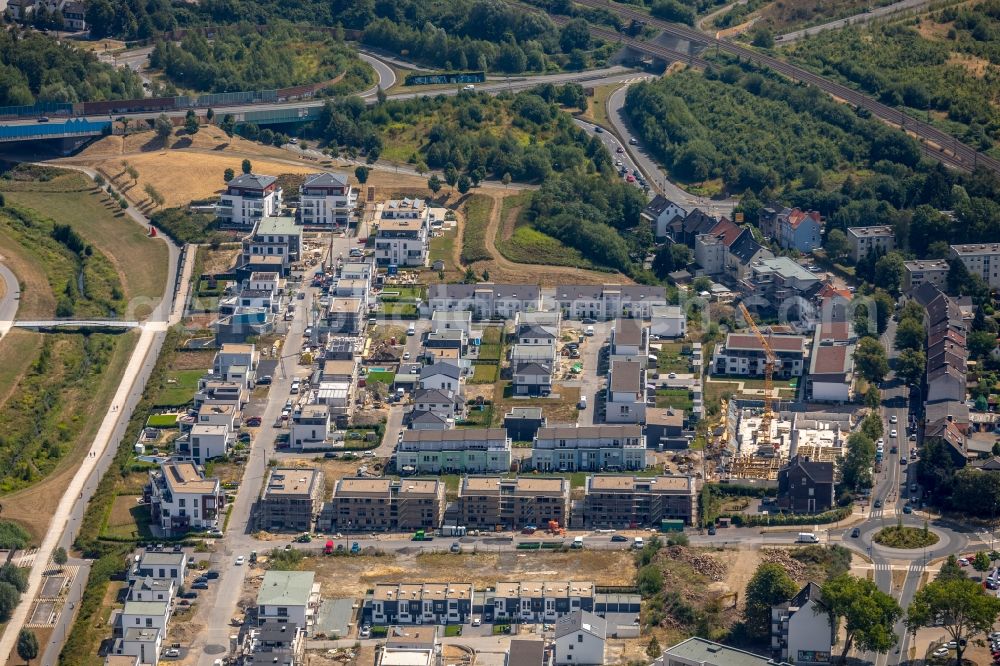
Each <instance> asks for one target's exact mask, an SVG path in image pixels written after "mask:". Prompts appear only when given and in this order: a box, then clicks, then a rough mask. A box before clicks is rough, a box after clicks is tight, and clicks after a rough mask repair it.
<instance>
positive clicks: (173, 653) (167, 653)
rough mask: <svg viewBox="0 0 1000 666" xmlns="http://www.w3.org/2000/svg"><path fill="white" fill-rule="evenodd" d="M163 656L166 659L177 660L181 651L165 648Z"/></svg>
mask: <svg viewBox="0 0 1000 666" xmlns="http://www.w3.org/2000/svg"><path fill="white" fill-rule="evenodd" d="M163 656H164V657H166V658H168V659H177V658H178V657H180V656H181V651H180V650H178V649H177V648H167V649H166V650H164V651H163Z"/></svg>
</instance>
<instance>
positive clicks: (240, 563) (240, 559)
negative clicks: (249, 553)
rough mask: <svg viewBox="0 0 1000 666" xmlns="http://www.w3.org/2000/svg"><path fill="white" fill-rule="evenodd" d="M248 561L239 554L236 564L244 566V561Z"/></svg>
mask: <svg viewBox="0 0 1000 666" xmlns="http://www.w3.org/2000/svg"><path fill="white" fill-rule="evenodd" d="M246 561H247V558H245V557H243V556H242V555H239V556H237V557H236V566H238V567H241V566H243V563H244V562H246Z"/></svg>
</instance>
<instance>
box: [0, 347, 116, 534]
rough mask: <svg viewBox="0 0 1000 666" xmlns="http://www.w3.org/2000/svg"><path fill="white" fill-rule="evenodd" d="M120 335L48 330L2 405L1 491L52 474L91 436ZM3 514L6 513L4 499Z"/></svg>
mask: <svg viewBox="0 0 1000 666" xmlns="http://www.w3.org/2000/svg"><path fill="white" fill-rule="evenodd" d="M123 339H124V338H123V337H122V336H120V335H108V334H98V333H94V334H90V335H70V334H53V335H46V336H44V338H43V339H42V340H41V341H40V345H39V349H38V350H37V351H36V352H35V356H34V360H33V361H32V362H31V364H30V366H29V367H28V368H27V369H26V371H25V372H24V373H23V374H22V375H21V376H20V377H18V378H17V380H16V383H15V385H14V387H13V390H12V391H11V393H10V395H9V397H8V398H7V400H6V401H5V402H4V403H3V409H2V410H0V432H2V433H3V434H2V436H0V492H2V493H10V492H12V491H15V490H19V489H21V488H25V487H27V486H30V485H32V484H33V483H36V482H38V481H40V480H41V479H43V478H45V477H46V476H47V475H49V474H51V473H52V472H53V471H54V470H55V469H56V467H57V466H58V465H59V464H60V461H61V460H62V459H63V458H64V457H66V456H67V455H68V454H69V453H70V451H71V450H72V449H74V448H77V447H80V446H83V445H85V443H86V441H88V439H87V438H88V436H90V435H92V432H91V428H90V427H86V426H87V425H88V423H89V425H91V426H94V427H96V424H95V423H92V422H93V421H95V420H97V421H98V422H99V419H100V418H101V417H102V415H103V413H104V410H105V409H106V407H107V406H106V405H104V404H98V403H99V402H100V401H101V398H104V397H106V396H104V395H103V393H104V392H103V391H102V390H101V386H102V385H103V384H104V383H106V382H107V381H111V382H112V383H116V382H117V379H118V377H117V373H116V372H115V371H120V368H118V367H115V366H117V365H118V362H117V360H116V356H117V354H118V350H119V345H120V344H121V342H122V340H123ZM4 504H5V515H7V514H6V508H7V507H6V500H5V502H4Z"/></svg>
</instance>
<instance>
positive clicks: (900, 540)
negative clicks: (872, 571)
mask: <svg viewBox="0 0 1000 666" xmlns="http://www.w3.org/2000/svg"><path fill="white" fill-rule="evenodd" d="M872 541H874V542H875V543H877V544H881V545H883V546H886V547H887V548H904V549H909V548H925V547H927V546H933V545H934V544H936V543H937V542H938V536H937V535H936V534H934V532H931V531H930V530H929V529H927V526H926V525H924V526H923V527H922V528H921V527H907V526H905V525H902V524H900V525H892V526H890V527H883V528H882V529H881V530H879V531H878V532H877V533H876V534H875V536H873V537H872Z"/></svg>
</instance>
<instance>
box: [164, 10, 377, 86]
mask: <svg viewBox="0 0 1000 666" xmlns="http://www.w3.org/2000/svg"><path fill="white" fill-rule="evenodd" d="M307 37H308V39H307ZM149 62H150V66H151V67H153V68H156V69H161V70H163V72H164V74H166V76H167V77H168V79H169V80H170V81H171V82H173V83H175V84H177V85H178V86H182V87H184V88H189V89H193V90H197V91H207V92H234V91H241V90H269V89H274V88H284V87H288V86H295V85H301V84H305V83H317V82H320V81H327V80H329V79H332V78H334V77H336V76H338V75H339V74H341V73H344V74H345V77H344V80H343V81H342V83H341V85H340V86H339V87H340V88H342V89H345V90H359V89H361V88H364V87H366V86H368V85H371V83H373V82H374V75H373V73H372V71H371V69H370V68H369V67H368V66H367V65H365V64H364V63H363V62H362V61H361V60H360V59H359V58H358V57H357V54H356V53H355V51H354V50H353V49H351V48H349V47H348V46H347V45H346V44H344V42H343V41H342V40H337V39H336V38H334V37H332V36H327V35H321V34H319V33H312V34H309V35H308V36H307V35H304V34H303V32H302V31H301V30H300V29H296V28H293V27H291V26H288V25H281V24H279V25H277V26H274V25H272V26H269V28H268V30H267V31H266V32H265V33H264V34H261V33H259V32H257V31H256V30H254V29H252V28H249V27H245V28H243V29H240V30H235V31H227V32H222V33H220V34H218V35H216V36H215V37H214V38H213V39H212V41H211V42H209V40H208V39H206V38H205V36H204V35H202V34H201V33H198V32H191V33H188V34H187V35H186V36H185V37H184V39H182V40H181V42H180V43H179V44H178V43H174V42H168V41H157V42H156V45H155V46H154V48H153V51H152V53H151V54H150V56H149Z"/></svg>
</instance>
